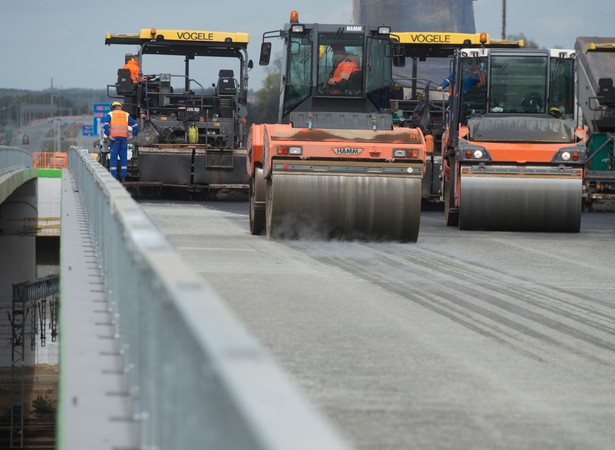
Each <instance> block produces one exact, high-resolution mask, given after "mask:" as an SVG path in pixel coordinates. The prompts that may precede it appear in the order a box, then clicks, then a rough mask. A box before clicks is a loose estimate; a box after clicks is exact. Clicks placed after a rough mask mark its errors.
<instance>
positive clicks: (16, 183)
mask: <svg viewBox="0 0 615 450" xmlns="http://www.w3.org/2000/svg"><path fill="white" fill-rule="evenodd" d="M32 178H36V169H33V168H32V154H31V153H30V152H28V151H26V150H24V149H22V148H19V147H10V146H7V145H0V204H2V203H3V202H4V201H5V200H6V199H7V198H8V197H9V196H10V195H11V194H12V193H13V192H15V190H16V189H17V188H19V187H20V186H21V185H22V184H24V183H25V182H27V181H29V180H31V179H32Z"/></svg>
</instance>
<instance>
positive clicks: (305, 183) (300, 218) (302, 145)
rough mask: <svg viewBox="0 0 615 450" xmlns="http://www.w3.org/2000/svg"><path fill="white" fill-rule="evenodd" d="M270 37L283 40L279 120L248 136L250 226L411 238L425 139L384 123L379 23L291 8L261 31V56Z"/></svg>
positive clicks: (392, 54)
mask: <svg viewBox="0 0 615 450" xmlns="http://www.w3.org/2000/svg"><path fill="white" fill-rule="evenodd" d="M274 37H279V38H282V39H283V41H284V51H283V55H284V58H283V73H282V77H281V83H282V86H281V96H280V109H279V120H278V123H277V124H260V125H254V126H252V128H251V130H250V134H249V137H248V144H247V148H248V165H247V171H248V174H249V176H250V228H251V232H252V233H253V234H260V233H261V232H262V231H266V233H267V235H268V236H269V237H271V236H277V237H291V238H292V237H297V236H306V235H312V234H314V235H318V236H324V237H334V236H340V237H343V238H349V237H351V238H355V237H356V238H369V239H393V240H399V241H416V239H417V236H418V231H419V218H420V217H419V216H420V194H421V179H422V176H423V172H424V163H425V140H424V137H423V134H422V132H421V131H420V130H419V129H411V128H404V129H400V128H395V129H394V128H393V123H392V117H391V111H390V109H389V93H390V89H391V85H392V67H393V63H394V60H395V61H397V60H398V58H397V56H398V55H397V53H396V51H397V50H398V47H397V46H396V43H395V39H394V38H393V37H392V36H391V35H390V32H389V28H388V27H383V26H381V27H370V26H366V25H326V24H305V23H301V22H300V21H299V20H298V16H297V14H296V13H295V12H293V13H291V21H290V23H289V24H287V25H286V26H285V27H284V29H282V30H277V31H272V32H266V33H265V34H264V36H263V44H262V48H261V57H260V63H261V64H262V65H266V64H268V63H269V57H270V54H271V42H269V39H271V38H274ZM399 61H401V59H399Z"/></svg>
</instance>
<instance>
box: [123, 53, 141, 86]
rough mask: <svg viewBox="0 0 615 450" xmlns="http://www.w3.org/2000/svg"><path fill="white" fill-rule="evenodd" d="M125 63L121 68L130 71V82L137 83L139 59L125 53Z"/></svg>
mask: <svg viewBox="0 0 615 450" xmlns="http://www.w3.org/2000/svg"><path fill="white" fill-rule="evenodd" d="M125 61H126V63H125V64H124V65H123V66H122V69H128V70H130V78H131V79H132V82H133V83H137V82H138V81H139V57H138V56H135V55H133V54H132V53H126V55H125ZM141 81H143V75H141Z"/></svg>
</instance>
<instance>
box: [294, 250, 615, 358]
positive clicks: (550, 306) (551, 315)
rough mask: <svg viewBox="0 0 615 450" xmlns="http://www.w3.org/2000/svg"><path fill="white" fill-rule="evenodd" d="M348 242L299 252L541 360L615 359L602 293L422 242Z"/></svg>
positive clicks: (611, 311)
mask: <svg viewBox="0 0 615 450" xmlns="http://www.w3.org/2000/svg"><path fill="white" fill-rule="evenodd" d="M348 245H350V246H353V247H354V248H353V251H352V252H351V253H352V255H351V256H344V255H341V256H336V255H327V254H326V252H325V253H324V254H318V253H319V252H317V251H315V250H314V248H313V247H306V248H303V249H302V250H303V251H305V252H306V253H308V254H311V256H313V257H314V258H315V259H317V260H319V261H320V262H322V263H325V264H330V265H333V266H336V267H339V268H341V269H343V270H345V271H347V272H349V273H352V274H354V275H356V276H358V277H360V278H362V279H365V280H366V281H369V282H370V283H373V284H376V285H378V286H380V287H381V288H383V289H385V290H387V291H389V292H392V293H394V294H397V295H399V296H401V297H403V298H405V299H407V300H410V301H412V302H414V303H416V304H418V305H420V306H422V307H424V308H427V309H429V310H431V311H433V312H434V313H436V314H438V315H440V316H443V317H446V318H447V319H449V320H452V321H454V322H455V323H457V324H459V325H461V326H463V327H465V328H467V329H469V330H472V331H473V332H476V333H479V334H481V335H483V336H486V337H489V338H490V339H492V340H494V341H496V342H498V343H499V344H501V345H504V346H506V347H509V348H511V349H513V350H515V351H517V352H519V353H522V354H524V355H526V356H528V357H531V358H533V359H536V360H538V361H550V360H553V359H559V358H566V357H576V358H582V359H587V360H592V361H595V362H597V363H600V364H608V365H613V361H614V360H615V306H614V305H613V304H609V303H607V302H605V301H603V300H602V299H599V298H593V297H590V296H587V295H577V294H576V293H574V292H570V291H569V290H564V289H559V288H558V287H557V286H549V285H545V284H543V283H538V282H535V281H532V280H529V279H525V278H522V277H518V276H515V275H511V274H509V273H506V272H504V271H502V270H498V269H495V268H491V267H486V266H484V265H480V264H476V263H472V262H468V261H463V260H461V259H457V258H455V257H451V256H448V255H445V254H443V253H439V252H437V251H434V250H432V249H425V248H420V247H419V246H412V247H411V248H409V247H408V246H404V245H399V244H381V243H380V244H361V243H349V244H348ZM293 247H297V248H301V247H302V245H301V244H300V243H294V244H293Z"/></svg>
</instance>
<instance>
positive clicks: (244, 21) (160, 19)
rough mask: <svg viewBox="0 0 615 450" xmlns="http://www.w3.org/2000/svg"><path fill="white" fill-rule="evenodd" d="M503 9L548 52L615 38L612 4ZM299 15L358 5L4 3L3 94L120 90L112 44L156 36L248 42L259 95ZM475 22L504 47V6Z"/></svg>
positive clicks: (551, 0)
mask: <svg viewBox="0 0 615 450" xmlns="http://www.w3.org/2000/svg"><path fill="white" fill-rule="evenodd" d="M424 1H426V2H427V1H429V0H424ZM506 4H507V6H506V9H507V15H506V32H507V34H519V33H523V34H524V35H525V36H526V37H527V38H528V39H531V40H533V41H535V42H536V43H537V44H538V45H539V46H541V47H560V48H561V47H567V48H572V47H574V42H575V39H576V37H577V36H615V29H613V18H614V17H615V2H613V1H607V0H585V1H580V0H507V2H506ZM292 9H295V10H297V11H298V12H299V17H300V20H301V21H303V22H306V23H308V22H322V23H352V18H353V0H296V1H295V2H289V1H288V0H226V1H222V2H220V1H214V0H198V1H191V0H184V1H179V2H169V1H168V0H147V1H145V2H139V1H137V2H128V1H122V2H120V1H118V0H107V1H105V2H100V1H88V0H0V24H1V26H0V64H1V67H2V70H1V71H0V88H15V89H31V90H43V89H48V88H50V87H51V86H52V85H53V87H54V89H68V88H95V89H101V88H103V89H104V88H105V87H106V85H107V84H113V83H114V82H115V78H116V73H117V69H118V68H119V67H120V66H121V65H122V64H123V59H124V53H126V52H128V51H130V50H131V47H128V46H118V45H115V46H106V45H104V40H105V34H106V33H113V34H133V33H137V32H138V30H139V29H141V28H152V27H154V28H158V29H188V30H211V31H228V32H237V31H241V32H247V33H249V35H250V45H249V47H248V52H249V56H250V58H251V59H253V60H254V69H253V70H252V71H251V72H250V88H251V89H255V90H258V89H260V88H261V87H262V81H263V79H264V78H265V76H266V74H267V72H266V69H265V68H263V67H260V66H259V65H258V52H259V48H260V42H261V39H262V34H263V32H265V31H271V30H277V29H279V28H281V27H282V26H283V24H284V23H285V22H287V21H288V15H289V12H290V11H291V10H292ZM474 16H475V23H476V31H477V32H482V31H484V32H487V33H489V34H490V35H491V36H492V37H495V38H499V37H501V32H502V0H476V1H475V2H474ZM399 31H402V30H399ZM403 31H405V30H403ZM407 31H411V30H407ZM434 31H435V30H434ZM274 45H275V44H274ZM134 50H136V48H135V49H134ZM275 51H276V47H275V46H274V52H275ZM143 63H144V64H146V61H145V59H144V62H143ZM144 71H145V72H146V73H148V71H147V70H145V67H144ZM156 72H158V71H157V70H152V71H151V73H156ZM216 73H217V70H216ZM193 74H194V72H193ZM212 77H213V75H212ZM204 81H205V82H207V83H209V82H210V81H215V79H212V80H204Z"/></svg>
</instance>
